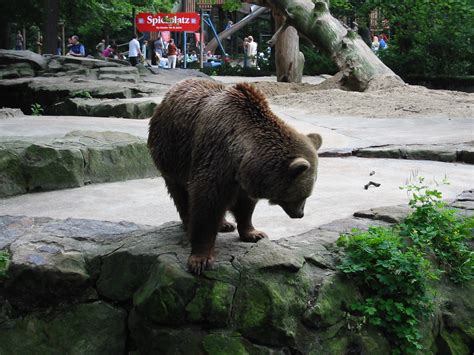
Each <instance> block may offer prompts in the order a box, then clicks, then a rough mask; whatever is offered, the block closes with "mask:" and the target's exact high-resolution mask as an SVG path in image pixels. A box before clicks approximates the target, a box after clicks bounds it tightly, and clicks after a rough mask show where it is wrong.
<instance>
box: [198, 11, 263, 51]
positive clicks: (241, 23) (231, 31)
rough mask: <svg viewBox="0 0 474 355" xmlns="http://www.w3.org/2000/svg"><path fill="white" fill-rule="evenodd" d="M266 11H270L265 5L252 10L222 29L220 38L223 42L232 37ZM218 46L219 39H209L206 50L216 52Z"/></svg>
mask: <svg viewBox="0 0 474 355" xmlns="http://www.w3.org/2000/svg"><path fill="white" fill-rule="evenodd" d="M266 11H268V9H266V8H264V7H261V8H259V9H257V10H255V11H254V12H252V13H251V14H248V15H247V16H245V17H244V18H243V19H242V20H240V21H239V22H237V23H235V24H234V25H233V26H232V27H231V28H229V29H228V30H225V31H222V32H221V33H219V40H220V41H221V42H222V40H223V39H224V38H227V37H231V36H232V35H233V34H234V33H235V32H237V31H238V30H240V29H242V28H244V27H245V26H246V25H247V24H249V23H250V22H252V21H253V20H255V19H256V18H257V17H258V16H260V15H261V14H263V13H264V12H266ZM217 46H218V43H217V39H215V38H213V39H212V40H210V41H209V43H208V44H207V46H206V47H205V48H204V52H206V53H207V52H208V51H211V52H212V53H214V52H215V50H216V49H217Z"/></svg>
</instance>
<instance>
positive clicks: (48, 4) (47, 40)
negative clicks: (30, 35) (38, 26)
mask: <svg viewBox="0 0 474 355" xmlns="http://www.w3.org/2000/svg"><path fill="white" fill-rule="evenodd" d="M44 4H45V5H44V10H45V11H44V26H43V33H44V36H43V53H44V54H56V50H57V47H58V21H59V0H45V2H44Z"/></svg>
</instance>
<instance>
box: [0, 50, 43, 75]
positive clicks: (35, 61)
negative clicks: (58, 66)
mask: <svg viewBox="0 0 474 355" xmlns="http://www.w3.org/2000/svg"><path fill="white" fill-rule="evenodd" d="M17 63H27V64H29V65H30V66H31V67H32V68H33V69H34V70H35V71H38V70H45V69H46V67H47V64H48V61H47V60H46V58H45V57H43V56H42V55H39V54H37V53H34V52H32V51H15V50H9V49H0V65H11V64H17Z"/></svg>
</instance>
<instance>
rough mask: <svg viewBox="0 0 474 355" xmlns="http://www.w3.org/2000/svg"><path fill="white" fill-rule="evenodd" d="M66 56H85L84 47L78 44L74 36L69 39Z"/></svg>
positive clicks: (77, 39) (77, 38)
mask: <svg viewBox="0 0 474 355" xmlns="http://www.w3.org/2000/svg"><path fill="white" fill-rule="evenodd" d="M67 55H70V56H73V57H85V56H86V49H85V47H84V45H83V44H82V43H81V42H79V37H78V36H77V35H74V36H72V37H71V46H70V47H69V52H68V53H67Z"/></svg>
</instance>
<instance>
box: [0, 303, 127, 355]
mask: <svg viewBox="0 0 474 355" xmlns="http://www.w3.org/2000/svg"><path fill="white" fill-rule="evenodd" d="M125 331H126V313H125V312H124V311H123V310H120V309H117V308H114V307H112V306H110V305H108V304H105V303H103V302H94V303H85V304H79V305H73V306H70V307H64V308H58V309H56V310H55V311H53V312H50V311H44V312H35V313H31V314H28V315H27V316H26V317H25V318H18V319H12V320H8V321H6V322H2V323H0V353H2V354H33V353H36V354H59V353H62V354H111V355H115V354H123V353H125V349H126V343H125V342H126V333H125Z"/></svg>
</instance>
